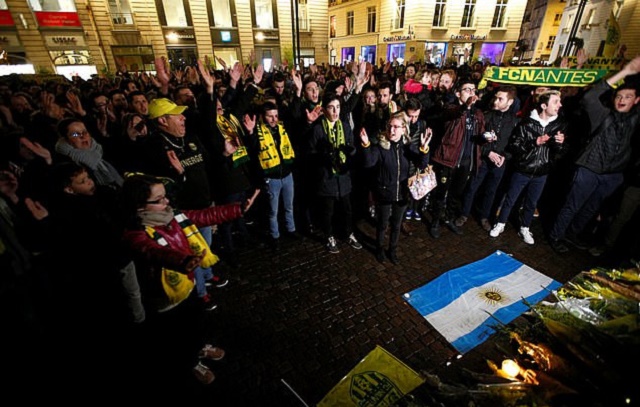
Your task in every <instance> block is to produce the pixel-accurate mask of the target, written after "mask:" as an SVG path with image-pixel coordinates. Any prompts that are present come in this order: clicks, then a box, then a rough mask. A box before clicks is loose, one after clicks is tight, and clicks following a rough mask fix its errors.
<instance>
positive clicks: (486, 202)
mask: <svg viewBox="0 0 640 407" xmlns="http://www.w3.org/2000/svg"><path fill="white" fill-rule="evenodd" d="M516 95H517V92H516V88H514V87H513V86H501V87H500V88H498V90H497V91H496V93H495V95H494V97H493V109H492V110H491V111H489V112H487V113H485V115H484V117H485V133H484V136H483V137H484V142H483V143H482V145H481V150H482V159H481V161H480V167H479V168H478V171H477V172H476V173H474V174H473V176H472V178H471V181H470V183H469V185H468V186H467V190H466V191H465V194H464V196H463V198H462V212H461V214H460V217H458V219H456V226H458V227H461V226H462V225H464V224H465V222H466V221H467V219H468V217H469V215H470V214H471V207H472V205H473V201H474V198H475V197H476V193H477V192H478V190H479V189H480V187H482V191H481V192H480V195H481V196H480V198H481V199H480V202H478V214H479V215H480V224H481V225H482V228H483V229H484V230H486V231H487V232H488V231H490V230H491V223H490V219H489V216H490V213H491V208H492V206H493V200H494V198H495V196H496V191H497V190H498V185H500V181H501V180H502V176H503V175H504V171H505V168H506V160H507V158H508V154H507V152H506V151H505V149H506V147H507V143H508V142H509V137H510V136H511V133H512V132H513V129H514V128H515V127H516V125H517V124H518V118H517V117H516V114H515V113H514V112H513V109H511V105H512V104H513V101H514V100H515V98H516Z"/></svg>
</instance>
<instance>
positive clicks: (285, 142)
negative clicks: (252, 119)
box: [258, 120, 295, 174]
mask: <svg viewBox="0 0 640 407" xmlns="http://www.w3.org/2000/svg"><path fill="white" fill-rule="evenodd" d="M278 132H279V133H280V154H282V160H283V161H284V164H290V163H292V162H293V158H294V157H295V153H294V152H293V146H292V145H291V141H290V140H289V135H288V134H287V131H286V130H285V129H284V126H283V125H282V124H280V123H278ZM258 142H259V143H260V151H259V152H258V159H259V160H260V167H262V169H263V170H264V172H265V173H266V174H269V173H270V172H274V171H275V169H276V168H277V167H278V166H279V165H280V164H281V163H280V154H278V151H277V150H276V142H275V141H274V140H273V135H271V131H270V130H269V127H268V126H267V124H266V123H264V122H263V121H262V120H260V124H259V126H258Z"/></svg>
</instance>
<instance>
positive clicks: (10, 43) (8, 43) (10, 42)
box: [0, 34, 20, 48]
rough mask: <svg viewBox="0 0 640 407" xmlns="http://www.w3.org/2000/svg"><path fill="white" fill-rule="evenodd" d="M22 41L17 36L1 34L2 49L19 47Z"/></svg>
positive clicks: (0, 45)
mask: <svg viewBox="0 0 640 407" xmlns="http://www.w3.org/2000/svg"><path fill="white" fill-rule="evenodd" d="M19 46H20V40H19V39H18V36H17V35H10V34H0V47H2V48H7V47H19Z"/></svg>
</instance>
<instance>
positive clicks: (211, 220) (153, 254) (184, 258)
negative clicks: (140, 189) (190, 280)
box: [123, 203, 242, 302]
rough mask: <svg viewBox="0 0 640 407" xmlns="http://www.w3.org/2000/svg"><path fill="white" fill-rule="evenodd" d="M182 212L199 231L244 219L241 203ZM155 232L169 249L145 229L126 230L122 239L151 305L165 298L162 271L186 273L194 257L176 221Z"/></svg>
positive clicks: (156, 228) (157, 227) (173, 220)
mask: <svg viewBox="0 0 640 407" xmlns="http://www.w3.org/2000/svg"><path fill="white" fill-rule="evenodd" d="M181 212H182V213H183V214H184V215H185V216H186V217H187V218H189V219H190V220H191V221H192V222H193V224H194V225H195V226H196V227H198V228H202V227H205V226H211V225H219V224H221V223H224V222H229V221H232V220H234V219H237V218H239V217H240V216H242V210H241V208H240V204H238V203H234V204H229V205H220V206H213V207H209V208H205V209H194V210H184V211H181ZM176 213H177V212H176ZM154 229H155V230H156V232H158V234H160V236H162V237H163V238H164V239H165V240H166V241H167V243H168V244H167V245H166V246H162V245H160V244H159V243H158V242H156V241H155V240H154V239H153V238H151V237H150V236H149V235H148V234H147V232H146V231H145V229H144V227H141V228H139V229H127V230H125V232H124V236H123V239H124V243H125V245H126V246H127V247H128V248H129V250H131V253H132V255H133V257H134V259H135V262H136V270H137V273H138V278H139V279H140V286H141V288H142V290H143V296H144V294H145V293H146V294H147V295H150V297H151V298H149V299H148V300H149V301H151V302H153V301H156V300H157V299H159V298H162V297H163V296H164V294H163V290H162V283H161V280H160V277H161V272H162V268H163V267H164V268H168V269H170V270H175V271H178V272H184V267H185V265H186V263H187V262H188V260H189V258H190V257H191V256H195V253H193V251H192V250H191V248H190V247H189V242H188V241H187V237H186V236H185V234H184V233H183V231H182V228H181V227H180V225H179V224H178V222H177V221H176V220H175V218H174V219H172V220H171V222H169V224H167V225H166V226H154Z"/></svg>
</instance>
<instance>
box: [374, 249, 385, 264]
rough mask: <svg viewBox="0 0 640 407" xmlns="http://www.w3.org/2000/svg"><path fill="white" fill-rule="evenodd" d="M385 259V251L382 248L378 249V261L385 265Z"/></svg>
mask: <svg viewBox="0 0 640 407" xmlns="http://www.w3.org/2000/svg"><path fill="white" fill-rule="evenodd" d="M384 259H385V257H384V250H383V249H382V248H381V247H380V248H378V249H376V260H378V262H379V263H384Z"/></svg>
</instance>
